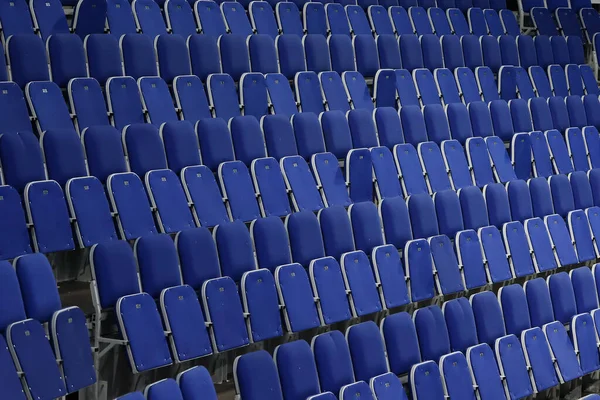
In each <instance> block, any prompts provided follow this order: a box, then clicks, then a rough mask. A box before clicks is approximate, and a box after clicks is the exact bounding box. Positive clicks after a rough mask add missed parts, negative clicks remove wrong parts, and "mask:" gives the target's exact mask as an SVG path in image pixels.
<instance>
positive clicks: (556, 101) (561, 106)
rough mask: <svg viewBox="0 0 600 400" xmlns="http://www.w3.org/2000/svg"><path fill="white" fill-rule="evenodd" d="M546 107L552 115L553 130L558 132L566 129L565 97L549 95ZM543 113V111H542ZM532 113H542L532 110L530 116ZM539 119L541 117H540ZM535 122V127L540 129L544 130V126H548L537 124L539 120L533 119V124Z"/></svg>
mask: <svg viewBox="0 0 600 400" xmlns="http://www.w3.org/2000/svg"><path fill="white" fill-rule="evenodd" d="M547 103H548V107H549V110H550V114H551V116H552V124H553V125H554V130H558V131H559V132H565V131H566V130H567V128H569V126H570V125H569V112H568V111H567V105H566V104H565V99H564V98H562V97H550V98H548V101H547ZM544 114H545V111H544ZM533 115H536V116H537V115H543V114H540V113H539V112H538V113H534V112H533V111H532V116H533ZM540 119H542V117H540ZM536 122H537V123H538V126H536V128H539V129H540V130H546V128H548V127H547V126H545V124H544V126H539V121H536V120H535V119H534V126H535V124H536Z"/></svg>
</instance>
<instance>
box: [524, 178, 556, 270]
mask: <svg viewBox="0 0 600 400" xmlns="http://www.w3.org/2000/svg"><path fill="white" fill-rule="evenodd" d="M536 179H540V178H536ZM525 233H527V240H528V241H529V249H530V250H531V251H532V254H533V262H534V266H535V268H536V271H538V272H542V271H549V270H553V269H556V268H558V264H557V263H556V259H555V257H554V252H553V251H552V243H551V241H550V234H549V233H548V230H547V228H546V225H544V222H543V221H542V219H541V218H530V219H528V220H527V221H525Z"/></svg>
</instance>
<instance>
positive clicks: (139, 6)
mask: <svg viewBox="0 0 600 400" xmlns="http://www.w3.org/2000/svg"><path fill="white" fill-rule="evenodd" d="M131 9H132V10H133V16H134V18H135V24H136V25H137V28H138V31H139V32H141V33H144V34H145V35H148V36H149V37H150V38H152V39H154V37H156V36H158V35H161V34H164V33H167V27H166V25H165V20H164V18H163V16H162V13H161V11H160V6H159V5H158V4H157V3H150V2H149V1H148V0H137V1H136V2H132V3H131Z"/></svg>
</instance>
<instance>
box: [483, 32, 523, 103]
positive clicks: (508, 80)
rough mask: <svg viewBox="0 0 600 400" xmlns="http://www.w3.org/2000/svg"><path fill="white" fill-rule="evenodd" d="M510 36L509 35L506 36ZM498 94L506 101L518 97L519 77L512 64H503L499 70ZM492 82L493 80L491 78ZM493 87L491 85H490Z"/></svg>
mask: <svg viewBox="0 0 600 400" xmlns="http://www.w3.org/2000/svg"><path fill="white" fill-rule="evenodd" d="M506 37H508V36H506ZM497 79H498V94H499V95H500V98H501V99H502V100H504V101H510V100H512V99H516V98H517V94H518V89H517V79H516V74H515V68H514V67H513V66H512V65H503V66H501V67H500V69H499V70H498V76H497ZM490 83H491V80H490ZM490 88H491V85H490Z"/></svg>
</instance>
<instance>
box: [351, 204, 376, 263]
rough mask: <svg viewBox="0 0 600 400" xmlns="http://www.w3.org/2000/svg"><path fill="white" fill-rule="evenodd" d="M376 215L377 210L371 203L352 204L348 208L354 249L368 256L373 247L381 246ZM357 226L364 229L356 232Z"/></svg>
mask: <svg viewBox="0 0 600 400" xmlns="http://www.w3.org/2000/svg"><path fill="white" fill-rule="evenodd" d="M376 214H377V208H376V207H375V206H374V205H373V203H371V202H363V203H356V204H352V205H350V207H349V208H348V216H349V218H350V222H351V224H352V227H353V232H354V242H355V245H356V249H357V250H362V251H363V252H365V253H368V254H371V252H372V250H373V248H374V247H377V246H380V245H383V237H382V235H381V232H382V231H381V224H380V220H379V218H375V215H376ZM367 221H373V222H367ZM359 226H360V227H363V228H364V229H362V230H360V231H357V228H358V227H359ZM342 258H343V256H342Z"/></svg>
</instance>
